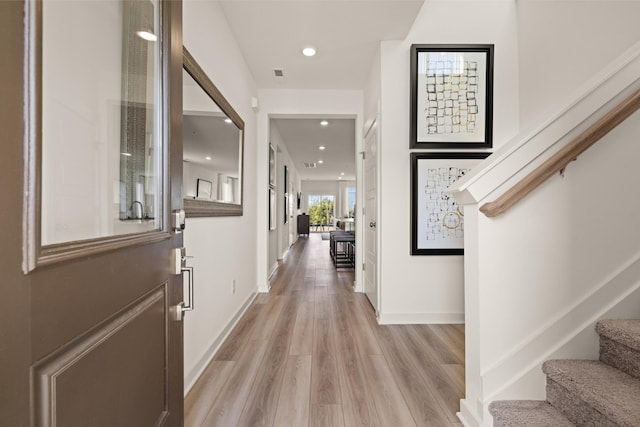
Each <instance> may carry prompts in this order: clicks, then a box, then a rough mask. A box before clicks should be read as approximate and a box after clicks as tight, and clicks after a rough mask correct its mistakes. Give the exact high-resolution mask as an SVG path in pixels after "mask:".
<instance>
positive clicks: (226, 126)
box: [182, 49, 244, 216]
mask: <svg viewBox="0 0 640 427" xmlns="http://www.w3.org/2000/svg"><path fill="white" fill-rule="evenodd" d="M184 68H185V69H184V72H183V184H182V185H183V194H184V197H185V200H184V209H185V212H186V214H187V216H225V215H242V167H243V165H242V161H243V133H244V132H243V131H244V122H243V121H242V119H240V117H239V116H238V114H237V113H236V112H235V110H233V108H232V107H231V106H230V105H229V103H228V102H227V101H226V99H225V98H224V97H223V96H222V94H221V93H220V92H219V91H218V89H217V88H216V87H215V86H214V85H213V83H212V82H211V81H210V80H209V78H208V77H207V76H206V75H205V74H204V72H203V71H202V69H201V68H200V67H199V66H198V64H197V63H196V62H195V60H194V59H193V58H192V57H191V55H190V54H189V52H188V51H187V50H186V49H185V50H184Z"/></svg>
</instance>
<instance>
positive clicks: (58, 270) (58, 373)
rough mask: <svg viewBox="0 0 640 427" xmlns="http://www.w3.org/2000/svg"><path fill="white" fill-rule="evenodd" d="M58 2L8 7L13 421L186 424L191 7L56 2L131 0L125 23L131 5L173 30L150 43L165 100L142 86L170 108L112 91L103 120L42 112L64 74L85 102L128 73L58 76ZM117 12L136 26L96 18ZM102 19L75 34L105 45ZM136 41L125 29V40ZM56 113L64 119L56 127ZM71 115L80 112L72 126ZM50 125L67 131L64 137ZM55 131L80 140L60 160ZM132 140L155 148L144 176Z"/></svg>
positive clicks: (1, 329) (0, 361)
mask: <svg viewBox="0 0 640 427" xmlns="http://www.w3.org/2000/svg"><path fill="white" fill-rule="evenodd" d="M47 3H48V2H46V1H45V2H44V3H43V2H40V1H26V2H22V1H2V2H0V45H1V46H2V48H1V49H0V51H1V52H2V56H3V59H2V61H0V84H1V86H2V96H1V97H0V124H1V126H0V127H1V128H2V136H1V137H0V138H1V139H2V144H1V146H2V155H0V188H1V192H0V221H2V223H3V224H2V225H1V227H2V230H3V231H2V232H1V234H0V237H2V239H1V240H0V241H1V242H2V243H0V248H1V252H0V255H1V256H0V268H1V269H2V277H1V278H0V292H1V293H2V295H1V298H0V383H1V385H0V425H6V426H12V427H21V426H25V427H26V426H30V425H33V426H58V427H68V426H91V427H100V426H104V427H115V426H123V427H133V426H135V427H142V426H157V425H158V426H161V425H166V426H180V425H182V424H183V342H182V321H181V320H180V316H179V315H178V314H179V310H180V309H179V303H180V302H181V301H182V300H183V284H182V277H181V276H180V275H178V274H173V273H174V271H173V270H174V267H173V266H174V265H175V263H174V262H172V254H173V251H174V249H175V248H179V247H181V246H182V234H180V233H179V232H176V231H175V230H174V227H173V225H172V221H171V219H172V212H173V211H174V210H179V209H181V208H182V195H181V191H182V190H181V175H182V168H181V165H182V155H181V154H182V146H181V144H182V141H181V133H182V130H181V119H180V118H181V115H182V106H181V102H182V101H181V99H182V92H181V90H182V89H181V87H182V39H181V19H182V17H181V7H182V5H181V3H180V2H179V1H156V2H155V3H154V2H153V1H149V2H147V1H138V0H136V1H120V0H118V1H116V0H110V1H108V2H95V3H94V2H51V3H54V4H55V3H67V4H68V5H69V4H75V5H79V6H81V7H85V8H86V7H87V5H89V6H88V7H91V6H90V5H91V4H92V3H94V4H95V5H100V4H102V5H108V6H106V7H110V6H109V4H117V6H116V7H115V8H113V10H114V11H118V13H122V14H123V16H128V15H126V13H128V12H122V10H126V8H128V7H132V8H134V9H135V8H142V10H143V12H142V14H143V15H144V13H146V12H144V10H150V11H151V12H150V13H149V14H147V15H148V16H149V17H150V18H149V19H150V21H149V22H150V24H149V25H148V26H147V28H148V29H149V32H151V33H155V34H160V35H161V36H160V37H159V38H158V40H157V41H151V42H149V43H159V44H158V45H153V44H150V45H149V47H148V51H149V52H151V51H152V50H153V49H156V47H154V46H160V47H159V48H157V52H158V53H157V54H156V56H155V57H154V58H156V59H157V63H156V66H155V67H156V68H155V71H154V73H155V74H154V73H150V75H151V74H153V75H155V77H154V78H156V79H157V81H156V83H157V87H159V88H160V91H159V92H158V94H159V96H156V95H153V94H150V93H145V92H144V91H145V89H144V88H143V89H142V92H139V93H138V94H137V95H135V96H138V97H140V96H142V97H144V96H147V98H149V99H155V101H153V102H154V103H155V104H156V105H155V106H153V107H149V106H148V105H147V106H145V105H144V102H138V101H139V100H136V99H129V98H126V97H125V98H123V100H118V101H117V102H116V101H114V102H112V103H111V100H112V98H113V97H111V96H104V99H105V100H106V101H105V102H102V101H101V99H102V98H99V97H96V99H98V100H99V101H97V102H94V104H95V105H96V107H95V110H96V111H98V112H100V111H103V114H102V113H101V114H97V115H96V114H93V115H92V114H91V112H88V111H87V109H86V108H78V109H77V111H71V112H69V111H67V110H72V109H73V107H74V106H71V108H67V107H65V106H64V105H60V106H59V105H58V104H52V105H54V106H53V107H51V105H50V106H49V107H47V106H46V105H45V106H43V98H46V95H43V85H44V86H47V85H48V88H51V87H53V88H54V89H57V88H56V87H55V86H56V84H57V83H59V84H60V85H66V86H68V89H65V90H67V91H70V92H72V93H71V96H76V97H78V98H83V97H84V96H85V95H86V93H87V91H86V88H83V86H82V85H83V84H89V85H91V83H92V82H93V83H94V84H93V85H91V87H94V86H95V87H96V88H99V89H97V90H96V93H98V94H100V95H103V94H104V92H105V91H108V90H109V84H110V79H111V78H112V77H113V73H109V72H105V73H102V72H98V73H95V74H92V75H90V76H89V77H88V78H87V79H86V81H84V83H83V82H81V81H73V77H70V79H71V81H68V80H67V76H65V75H55V73H53V75H52V74H47V73H48V72H49V71H48V69H47V67H46V64H45V66H44V67H43V62H44V61H43V55H47V54H50V53H51V52H48V51H47V46H48V44H47V39H46V37H44V38H43V37H42V34H43V10H42V9H43V5H44V6H45V8H46V7H48V6H47ZM97 7H99V6H97ZM153 7H155V11H154V9H153ZM94 12H95V11H93V12H91V13H94ZM63 13H65V14H67V13H68V11H63ZM79 13H84V12H82V11H80V12H79ZM100 13H102V12H100ZM136 13H138V12H137V11H134V12H132V15H135V14H136ZM154 14H155V15H154ZM98 15H99V14H98ZM66 16H68V18H69V19H68V21H66V22H64V25H68V26H70V25H72V22H73V21H74V19H77V17H75V18H74V16H75V11H72V13H70V14H68V15H66ZM145 16H146V15H145ZM154 16H155V18H154ZM63 18H64V16H63ZM108 19H116V20H118V19H119V20H120V22H122V21H123V20H122V17H115V18H114V17H113V16H111V15H109V14H108V13H107V14H103V15H102V16H99V19H98V21H97V22H98V23H99V22H106V20H108ZM153 19H155V24H154V22H153ZM63 21H64V19H63ZM114 22H115V21H114ZM132 23H133V24H132ZM141 23H143V20H138V21H136V20H130V21H129V23H127V22H124V23H122V25H121V26H120V25H115V27H117V28H119V29H121V30H122V31H124V30H126V28H127V26H128V25H131V26H132V28H131V31H133V30H136V29H135V28H133V26H135V25H139V24H141ZM87 24H88V25H87V27H88V28H94V29H95V30H96V32H95V33H93V34H81V33H77V34H76V36H77V37H86V38H87V39H88V40H91V38H95V41H94V42H91V43H93V45H94V47H93V48H94V49H103V48H101V46H102V43H101V42H100V37H104V35H103V34H101V29H100V28H99V26H96V25H93V24H92V23H91V22H88V23H87ZM64 25H62V26H61V28H63V29H64ZM44 27H45V29H44V31H45V33H46V31H47V30H49V28H50V27H51V26H50V27H49V28H47V20H46V19H45V20H44ZM132 34H133V33H132ZM126 40H127V37H123V38H122V41H121V42H122V43H123V45H127V43H128V42H126ZM72 41H73V40H72ZM132 43H133V42H132ZM136 43H138V44H137V45H135V46H142V44H141V43H140V42H136ZM145 43H146V42H145ZM116 45H117V44H116ZM127 46H134V44H129V45H127ZM145 46H146V45H145ZM145 49H147V48H145ZM123 50H125V49H123ZM58 51H59V53H60V56H59V58H58V59H56V60H59V61H72V62H74V64H73V66H72V68H74V69H75V70H76V71H77V68H78V67H83V66H85V65H88V66H89V67H88V70H89V72H90V73H91V72H93V71H91V70H92V69H91V65H92V64H91V62H92V59H91V57H86V55H83V53H82V52H74V51H73V46H71V45H70V46H69V51H68V52H65V51H64V49H58ZM144 52H146V50H145V51H144ZM75 53H77V55H75ZM101 54H103V55H108V54H109V52H106V51H103V52H101ZM144 54H145V55H147V56H145V59H144V60H143V61H142V66H143V67H144V66H145V62H148V63H149V64H151V63H152V62H153V60H152V59H148V60H147V59H146V58H152V55H151V54H147V53H144ZM118 55H119V56H117V55H116V56H114V57H115V58H120V59H118V60H116V61H115V62H118V65H117V66H116V68H117V69H119V70H121V71H122V70H124V71H126V70H129V71H131V74H132V75H134V78H132V79H131V81H134V79H135V78H137V74H139V73H138V71H136V70H137V69H136V67H139V66H140V65H136V64H133V63H132V64H133V65H131V64H128V63H127V61H126V60H129V59H131V58H134V57H135V55H139V49H138V47H135V49H132V52H129V53H127V52H124V53H121V54H118ZM90 56H91V55H90ZM49 60H50V59H49ZM83 61H86V62H83ZM119 61H121V62H122V64H120V62H119ZM94 62H95V61H94ZM93 65H95V63H94V64H93ZM107 65H109V64H107ZM127 67H128V68H127ZM61 69H64V67H62V68H61ZM124 71H123V74H126V73H125V72H124ZM46 79H49V80H46ZM56 79H59V80H56ZM43 81H44V82H45V83H44V84H43ZM123 81H124V80H123ZM52 82H53V83H52ZM56 82H57V83H56ZM126 84H130V85H132V84H135V83H126V82H125V83H122V82H121V81H120V80H118V82H117V84H115V85H112V86H113V87H115V88H116V92H118V93H122V94H124V93H125V85H126ZM145 84H146V83H145ZM118 85H120V86H118ZM152 86H153V83H149V84H148V85H147V87H148V88H151V87H152ZM45 89H47V88H45ZM126 89H127V91H128V90H129V87H126ZM74 91H77V93H74ZM127 93H129V92H127ZM140 93H143V95H140ZM131 96H133V95H131ZM154 97H155V98H154ZM45 101H46V99H45ZM92 102H93V101H92ZM45 103H46V102H45ZM114 105H115V107H114ZM141 106H142V107H141ZM47 108H49V110H47ZM154 108H155V110H154ZM43 110H44V111H45V114H44V116H45V117H44V118H43ZM140 111H142V114H143V116H142V118H141V116H140ZM145 114H146V116H145ZM154 114H155V116H153V117H155V119H153V117H152V115H154ZM51 116H55V117H56V120H52V122H53V123H47V120H48V119H50V118H51ZM65 117H73V118H74V119H73V120H62V119H59V118H63V119H64V118H65ZM114 117H116V118H117V119H115V120H114ZM85 119H86V123H85V122H83V120H85ZM153 120H155V122H153ZM93 122H95V123H97V124H98V125H97V128H101V129H102V128H105V129H107V131H106V133H105V134H106V135H107V136H108V137H107V138H106V139H107V140H106V142H105V140H104V139H105V138H102V137H101V136H98V137H95V141H94V142H95V143H94V142H91V141H89V140H90V139H91V138H94V135H95V134H96V132H97V131H96V130H94V129H92V128H91V127H90V126H89V125H88V124H87V123H93ZM127 122H129V123H127ZM141 122H144V123H146V125H145V126H147V128H146V132H145V128H143V131H142V133H140V135H142V136H140V138H141V142H136V138H138V137H137V136H135V133H136V130H135V129H138V128H136V126H139V125H140V123H141ZM152 122H153V123H152ZM114 123H115V125H114ZM152 124H153V126H152ZM152 128H153V130H151V129H152ZM49 129H57V130H56V131H55V132H52V133H53V134H54V135H51V134H49V133H48V132H50V131H49ZM114 129H116V130H114ZM117 129H121V130H122V131H121V132H120V133H118V132H117ZM132 129H133V130H132ZM56 135H63V136H65V137H64V138H58V142H57V143H58V144H60V143H61V141H60V140H62V141H63V142H62V145H60V147H58V148H55V152H53V153H52V148H51V146H50V145H47V144H48V142H47V138H49V139H51V138H54V137H56V138H57V136H56ZM150 135H151V136H150ZM87 136H88V137H87ZM83 138H84V139H85V140H83ZM109 138H111V139H113V141H117V142H113V141H110V140H109ZM153 138H155V139H156V140H158V141H159V145H158V146H157V147H156V148H155V150H156V152H155V154H154V156H156V157H153V158H152V156H151V154H150V153H152V152H154V150H153V149H151V148H150V146H149V145H145V144H148V140H149V139H153ZM125 139H126V140H127V141H128V142H127V143H128V144H131V145H135V144H136V143H140V144H142V148H141V150H140V151H141V152H142V153H144V155H145V156H147V157H145V158H144V159H143V160H141V161H140V162H139V163H140V164H142V165H143V166H141V167H142V168H143V169H145V171H146V172H145V173H146V175H145V176H143V175H144V173H142V172H140V173H138V172H136V171H135V168H134V167H133V166H127V165H132V164H133V163H131V161H130V160H128V159H125V157H135V153H133V154H132V153H131V152H127V150H128V148H126V147H125V145H124V143H123V145H122V146H116V145H113V144H120V143H121V142H122V141H123V140H125ZM85 141H86V143H87V144H88V145H91V144H93V145H92V148H91V150H88V149H87V150H85V148H86V146H85V145H84V142H85ZM145 141H147V142H145ZM74 143H77V144H80V145H79V146H78V149H75V148H74V149H73V151H72V152H70V153H64V152H61V151H60V150H63V151H64V150H65V149H67V148H69V145H68V144H74ZM65 144H67V145H65ZM43 146H44V148H43ZM94 146H95V147H97V148H94ZM104 147H106V148H104ZM123 147H125V148H123ZM96 150H97V151H96ZM100 150H104V151H100ZM158 150H160V151H159V152H158ZM85 151H86V152H88V153H89V154H90V155H89V156H88V157H87V159H90V160H91V161H92V162H95V165H93V164H92V165H91V166H88V169H89V171H90V173H89V174H88V175H87V176H86V181H85V180H83V179H78V176H77V175H74V173H75V174H77V171H78V170H79V169H78V162H84V161H85V158H84V157H83V154H86V153H85ZM120 151H122V153H120ZM129 151H131V150H129ZM113 153H115V154H113ZM47 156H50V157H49V158H47ZM118 156H122V158H123V159H124V160H118ZM51 159H54V161H52V160H51ZM145 159H146V160H145ZM153 159H156V160H153ZM125 160H126V161H129V163H126V162H125ZM154 161H155V163H154ZM118 162H119V164H120V166H119V168H120V169H121V170H118V167H117V164H118ZM114 165H116V166H114ZM154 165H155V166H154ZM83 166H86V165H83ZM127 168H134V172H135V173H129V176H134V175H136V176H137V177H135V178H131V179H132V180H137V181H133V182H131V183H128V182H127V178H125V176H126V175H127V174H126V173H125V172H130V171H129V170H126V169H127ZM43 170H44V171H43ZM123 170H124V172H123ZM109 174H111V175H109ZM114 176H115V178H114ZM52 177H53V178H52ZM65 180H67V181H65ZM94 181H95V184H94ZM56 186H57V187H56ZM127 186H129V187H127ZM103 187H104V188H107V189H108V191H106V192H105V194H103V195H100V194H92V191H93V190H92V189H94V190H95V192H100V191H102V190H101V189H104V188H103ZM86 193H88V194H86ZM127 197H129V198H130V199H131V198H132V199H135V200H134V201H131V200H130V199H127ZM119 206H120V207H119ZM122 206H124V208H123V207H122ZM87 212H89V213H90V214H87ZM84 229H87V230H90V231H89V232H88V234H87V233H85V234H84V235H83V234H81V233H82V232H84V231H83V230H84ZM91 233H94V234H95V235H92V234H91ZM78 236H79V237H78Z"/></svg>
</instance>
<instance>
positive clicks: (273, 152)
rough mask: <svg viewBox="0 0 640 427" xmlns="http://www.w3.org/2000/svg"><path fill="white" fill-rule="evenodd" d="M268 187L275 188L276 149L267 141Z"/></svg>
mask: <svg viewBox="0 0 640 427" xmlns="http://www.w3.org/2000/svg"><path fill="white" fill-rule="evenodd" d="M269 187H271V188H276V149H275V147H274V146H273V145H272V144H271V143H269Z"/></svg>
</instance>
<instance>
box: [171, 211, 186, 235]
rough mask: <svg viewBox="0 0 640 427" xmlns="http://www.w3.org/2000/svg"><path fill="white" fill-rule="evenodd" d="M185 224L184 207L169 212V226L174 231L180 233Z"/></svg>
mask: <svg viewBox="0 0 640 427" xmlns="http://www.w3.org/2000/svg"><path fill="white" fill-rule="evenodd" d="M184 225H185V213H184V209H176V210H174V211H173V212H171V228H173V231H175V232H176V233H182V230H184Z"/></svg>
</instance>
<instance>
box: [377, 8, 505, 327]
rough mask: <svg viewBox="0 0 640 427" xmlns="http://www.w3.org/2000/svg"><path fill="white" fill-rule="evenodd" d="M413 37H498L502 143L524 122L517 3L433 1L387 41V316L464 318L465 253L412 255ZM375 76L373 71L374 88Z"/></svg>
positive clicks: (496, 128) (383, 221)
mask: <svg viewBox="0 0 640 427" xmlns="http://www.w3.org/2000/svg"><path fill="white" fill-rule="evenodd" d="M448 18H450V19H448ZM412 43H421V44H427V43H442V44H446V43H449V44H450V43H474V44H478V43H482V44H485V43H492V44H495V77H494V119H493V135H494V147H499V146H500V145H501V144H503V143H504V142H506V141H507V140H508V139H509V138H510V137H512V136H513V135H514V134H516V133H517V130H518V96H517V93H518V90H517V89H518V52H517V31H516V16H515V5H514V3H513V2H507V1H497V2H485V1H473V2H471V1H469V2H462V1H456V2H444V1H429V2H426V3H425V4H424V6H423V7H422V9H421V11H420V13H419V15H418V17H417V18H416V21H415V23H414V26H413V28H412V30H411V31H410V33H409V36H408V37H407V38H406V39H405V40H403V41H387V42H382V44H381V127H380V130H381V147H380V148H379V155H380V158H381V174H382V175H381V181H382V183H381V191H380V197H381V211H380V212H379V217H378V224H379V230H380V238H381V242H382V243H381V245H382V250H383V253H382V254H381V262H382V265H381V275H380V280H379V286H380V288H381V295H382V298H381V305H380V321H381V322H382V323H413V322H415V323H451V322H463V321H464V304H463V286H464V277H463V257H461V256H411V255H409V253H410V233H411V228H410V224H411V218H410V204H411V200H410V171H409V97H408V94H409V50H410V46H411V44H412ZM375 80H376V76H375V71H373V72H372V78H371V84H370V87H372V89H371V90H373V91H375V89H376V88H375V86H376V85H375ZM366 99H367V100H368V101H367V110H368V113H369V114H372V112H369V111H373V106H374V105H375V95H374V94H372V95H367V97H366ZM367 119H369V117H367ZM400 278H401V279H402V280H398V279H400Z"/></svg>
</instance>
